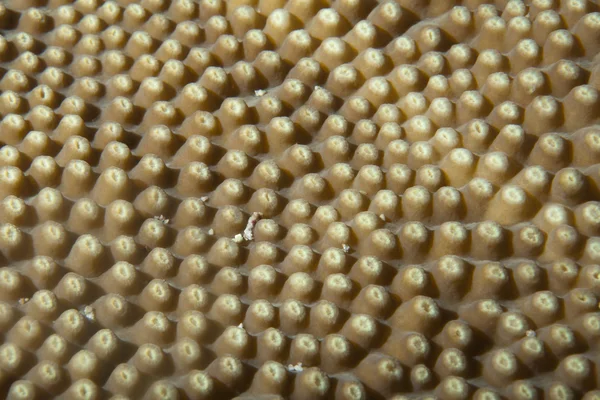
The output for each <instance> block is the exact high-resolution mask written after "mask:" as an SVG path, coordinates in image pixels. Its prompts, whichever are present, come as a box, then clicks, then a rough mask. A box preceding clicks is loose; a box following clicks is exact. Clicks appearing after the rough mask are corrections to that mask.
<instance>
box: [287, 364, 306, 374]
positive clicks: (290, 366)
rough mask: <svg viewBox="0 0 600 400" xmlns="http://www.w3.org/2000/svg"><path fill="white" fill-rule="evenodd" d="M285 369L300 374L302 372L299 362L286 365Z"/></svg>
mask: <svg viewBox="0 0 600 400" xmlns="http://www.w3.org/2000/svg"><path fill="white" fill-rule="evenodd" d="M287 367H288V370H289V371H292V372H302V371H303V370H304V368H303V367H302V363H301V362H299V363H298V364H288V366H287Z"/></svg>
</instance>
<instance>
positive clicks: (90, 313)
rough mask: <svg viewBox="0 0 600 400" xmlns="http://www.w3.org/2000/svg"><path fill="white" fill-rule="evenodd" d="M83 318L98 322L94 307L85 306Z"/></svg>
mask: <svg viewBox="0 0 600 400" xmlns="http://www.w3.org/2000/svg"><path fill="white" fill-rule="evenodd" d="M82 314H83V316H84V317H86V318H87V319H89V320H90V321H95V320H96V312H95V311H94V308H93V307H92V306H85V307H84V308H83V312H82Z"/></svg>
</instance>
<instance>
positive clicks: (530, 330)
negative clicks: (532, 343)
mask: <svg viewBox="0 0 600 400" xmlns="http://www.w3.org/2000/svg"><path fill="white" fill-rule="evenodd" d="M525 335H527V337H535V336H536V335H535V331H534V330H533V329H529V330H528V331H527V332H525Z"/></svg>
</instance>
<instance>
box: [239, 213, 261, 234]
mask: <svg viewBox="0 0 600 400" xmlns="http://www.w3.org/2000/svg"><path fill="white" fill-rule="evenodd" d="M261 218H262V213H259V212H253V213H252V215H251V216H250V218H248V223H247V224H246V228H245V229H244V233H243V236H244V239H245V240H248V241H250V240H253V239H254V227H255V226H256V223H257V222H258V221H259V220H260V219H261Z"/></svg>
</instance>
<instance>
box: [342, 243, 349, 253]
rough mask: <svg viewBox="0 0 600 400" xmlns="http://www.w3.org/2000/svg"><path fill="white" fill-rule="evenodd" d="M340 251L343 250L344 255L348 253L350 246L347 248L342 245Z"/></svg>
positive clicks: (345, 245)
mask: <svg viewBox="0 0 600 400" xmlns="http://www.w3.org/2000/svg"><path fill="white" fill-rule="evenodd" d="M342 249H343V250H344V253H348V252H349V251H350V246H348V245H347V244H346V243H344V244H343V245H342Z"/></svg>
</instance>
